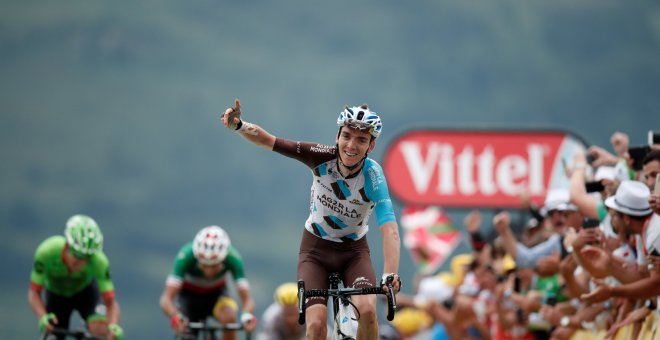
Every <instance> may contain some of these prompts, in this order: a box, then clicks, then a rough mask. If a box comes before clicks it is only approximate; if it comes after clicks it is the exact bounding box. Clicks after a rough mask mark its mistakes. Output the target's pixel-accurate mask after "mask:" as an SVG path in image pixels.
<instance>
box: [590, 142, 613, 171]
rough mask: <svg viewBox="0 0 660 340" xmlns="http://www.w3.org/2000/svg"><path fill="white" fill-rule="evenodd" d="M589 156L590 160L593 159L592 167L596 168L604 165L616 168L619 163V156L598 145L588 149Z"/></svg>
mask: <svg viewBox="0 0 660 340" xmlns="http://www.w3.org/2000/svg"><path fill="white" fill-rule="evenodd" d="M587 155H588V156H589V157H590V158H593V162H592V163H591V165H592V166H593V167H595V168H597V167H599V166H603V165H610V166H614V165H616V162H618V161H619V159H618V157H617V156H615V155H613V154H611V153H610V152H609V151H607V150H605V149H603V148H601V147H600V146H597V145H593V146H591V147H589V149H587Z"/></svg>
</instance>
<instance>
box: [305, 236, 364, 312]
mask: <svg viewBox="0 0 660 340" xmlns="http://www.w3.org/2000/svg"><path fill="white" fill-rule="evenodd" d="M332 272H338V273H339V275H340V277H341V278H342V280H343V281H344V286H346V287H353V288H365V287H375V286H376V284H375V282H376V273H375V271H374V267H373V264H372V263H371V255H370V252H369V243H367V237H366V236H365V237H363V238H361V239H359V240H357V241H352V242H333V241H328V240H324V239H322V238H320V237H317V236H314V235H313V234H312V233H310V232H309V231H307V230H306V229H303V235H302V240H301V241H300V255H299V256H298V279H299V280H304V281H305V289H326V288H329V285H330V283H329V281H328V276H329V275H330V273H332ZM318 303H321V304H326V303H327V299H325V298H313V299H310V300H309V301H308V302H307V306H310V305H314V304H318Z"/></svg>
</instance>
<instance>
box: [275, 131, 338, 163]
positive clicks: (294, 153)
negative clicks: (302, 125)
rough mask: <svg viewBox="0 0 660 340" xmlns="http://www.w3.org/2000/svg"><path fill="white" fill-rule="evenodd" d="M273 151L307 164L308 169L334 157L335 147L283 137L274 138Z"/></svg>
mask: <svg viewBox="0 0 660 340" xmlns="http://www.w3.org/2000/svg"><path fill="white" fill-rule="evenodd" d="M273 151H275V152H277V153H279V154H281V155H284V156H287V157H290V158H293V159H296V160H298V161H300V162H302V163H304V164H305V165H307V166H308V167H309V168H310V169H314V168H316V167H317V166H318V165H319V164H322V163H324V162H327V161H329V160H331V159H333V158H335V157H336V155H335V152H336V149H335V147H334V146H329V145H323V144H317V143H311V142H300V141H292V140H288V139H284V138H277V139H276V140H275V145H274V146H273Z"/></svg>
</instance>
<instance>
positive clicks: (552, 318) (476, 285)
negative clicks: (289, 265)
mask: <svg viewBox="0 0 660 340" xmlns="http://www.w3.org/2000/svg"><path fill="white" fill-rule="evenodd" d="M610 141H611V144H612V145H611V147H612V150H613V152H609V151H607V149H608V148H605V147H600V146H591V147H589V148H588V149H587V150H586V151H578V152H576V153H575V154H574V155H573V159H572V160H567V161H566V164H565V168H564V173H565V175H566V177H567V178H566V181H565V182H566V183H568V185H567V186H566V187H558V188H551V189H550V190H548V194H547V196H546V197H545V201H544V203H543V205H542V206H536V205H535V204H534V203H533V202H532V201H531V200H530V199H529V198H528V196H527V195H526V194H522V195H521V197H520V198H521V200H520V202H521V204H520V211H516V212H513V211H501V212H498V213H496V214H495V215H494V216H493V219H492V226H493V230H494V231H493V235H485V234H486V233H485V232H484V230H483V229H485V228H482V213H483V212H480V211H478V210H474V211H472V212H470V213H469V214H468V215H467V216H466V217H465V219H464V221H463V223H464V228H465V230H466V231H467V233H468V234H469V235H470V241H471V245H472V249H473V251H472V252H471V253H468V254H460V255H457V256H454V257H453V258H451V260H449V261H450V262H451V266H450V270H448V271H444V272H441V273H439V274H433V275H428V276H421V277H418V278H416V282H415V283H414V284H415V285H416V290H415V293H414V294H411V295H403V294H400V296H399V298H398V301H399V311H398V313H397V315H396V317H395V319H394V320H393V321H392V325H393V326H394V328H396V329H397V331H398V332H399V334H400V335H399V338H400V339H497V340H507V339H530V340H531V339H575V340H579V339H660V330H658V328H659V325H660V312H659V310H658V308H657V306H658V300H659V299H658V298H659V297H660V256H659V253H658V252H659V251H660V215H659V214H660V194H659V193H660V185H657V186H658V188H657V189H656V181H657V178H658V177H659V176H658V172H660V145H658V144H653V142H649V145H648V146H644V147H631V146H630V145H629V138H628V136H627V135H626V134H624V133H621V132H615V133H614V134H613V135H612V137H611V140H610ZM514 214H515V215H516V216H523V217H524V218H523V219H522V220H523V221H524V223H520V222H518V224H519V225H516V224H515V223H514V221H513V220H516V221H517V220H518V219H514V218H512V216H514ZM483 215H485V214H483Z"/></svg>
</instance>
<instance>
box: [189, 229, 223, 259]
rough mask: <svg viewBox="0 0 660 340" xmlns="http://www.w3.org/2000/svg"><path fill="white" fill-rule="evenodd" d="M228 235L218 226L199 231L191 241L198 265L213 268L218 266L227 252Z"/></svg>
mask: <svg viewBox="0 0 660 340" xmlns="http://www.w3.org/2000/svg"><path fill="white" fill-rule="evenodd" d="M230 244H231V241H229V235H227V233H226V232H225V231H224V230H223V229H222V228H220V227H218V226H215V225H213V226H209V227H206V228H204V229H202V230H200V231H199V232H198V233H197V235H195V239H194V240H193V254H194V255H195V258H196V259H197V261H199V263H201V264H203V265H208V266H213V265H217V264H220V263H221V262H222V261H224V260H225V258H226V257H227V253H228V252H229V245H230Z"/></svg>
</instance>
